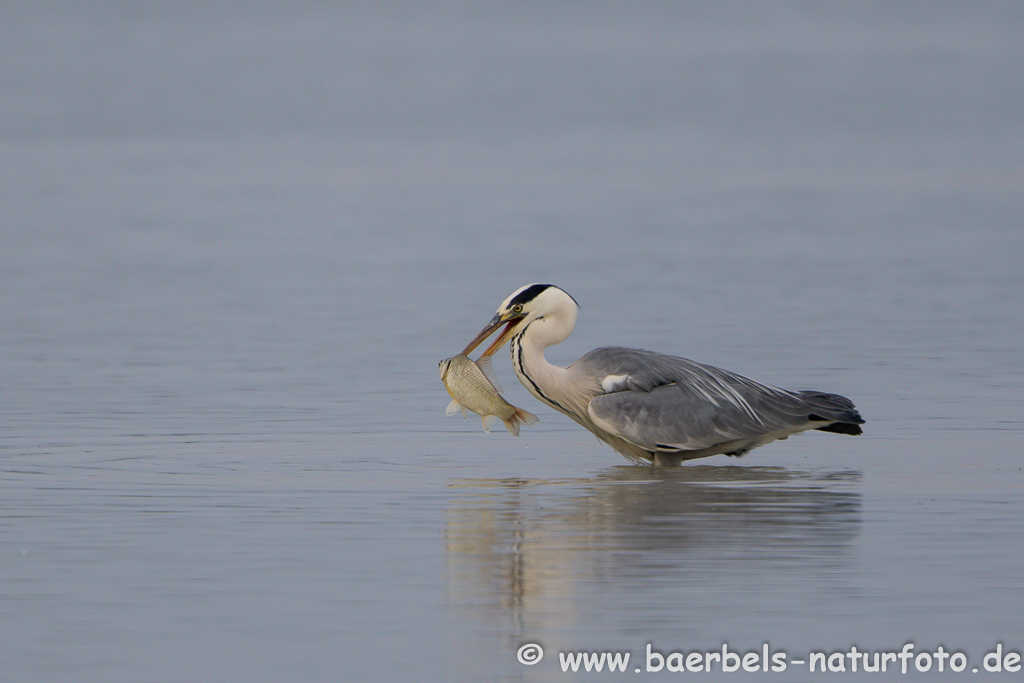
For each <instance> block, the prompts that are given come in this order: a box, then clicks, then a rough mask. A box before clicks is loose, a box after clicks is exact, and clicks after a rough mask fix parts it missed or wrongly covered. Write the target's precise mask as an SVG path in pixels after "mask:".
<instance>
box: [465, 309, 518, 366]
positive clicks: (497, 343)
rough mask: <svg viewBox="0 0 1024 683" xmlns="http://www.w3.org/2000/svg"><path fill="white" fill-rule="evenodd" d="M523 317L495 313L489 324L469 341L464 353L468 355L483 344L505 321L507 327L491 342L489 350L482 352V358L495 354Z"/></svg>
mask: <svg viewBox="0 0 1024 683" xmlns="http://www.w3.org/2000/svg"><path fill="white" fill-rule="evenodd" d="M522 319H523V316H521V315H518V316H512V317H511V318H505V319H502V316H501V314H500V313H495V314H494V317H493V318H491V322H489V323H487V326H486V327H484V329H482V330H480V334H478V335H476V337H474V338H473V341H471V342H469V345H468V346H467V347H466V348H465V349H464V350H463V352H462V353H463V355H465V356H468V355H469V354H470V353H471V352H472V351H473V349H475V348H476V347H478V346H480V344H482V343H483V342H484V340H485V339H487V338H488V337H490V336H491V335H492V334H494V331H495V330H496V329H498V328H499V327H501V326H502V324H503V323H508V324H507V325H506V326H505V329H504V330H502V332H501V334H499V335H498V337H497V338H496V339H495V340H494V341H493V342H491V345H490V346H488V347H487V350H486V351H484V352H483V353H482V354H480V357H481V358H483V357H484V356H493V355H494V354H495V352H497V350H498V349H500V348H501V347H502V346H504V345H505V342H507V341H508V340H509V339H510V338H511V337H512V328H514V327H515V326H516V323H518V322H519V321H520V320H522Z"/></svg>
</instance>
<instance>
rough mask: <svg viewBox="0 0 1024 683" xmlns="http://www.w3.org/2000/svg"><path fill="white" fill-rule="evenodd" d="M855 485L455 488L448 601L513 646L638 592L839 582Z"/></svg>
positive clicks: (615, 478)
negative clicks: (500, 627) (824, 579)
mask: <svg viewBox="0 0 1024 683" xmlns="http://www.w3.org/2000/svg"><path fill="white" fill-rule="evenodd" d="M859 480H860V473H859V472H858V471H854V470H841V471H835V470H832V471H823V470H816V471H809V472H801V471H792V470H787V469H783V468H776V467H711V466H704V467H700V466H698V467H688V468H683V469H679V470H677V469H660V470H659V469H652V468H648V467H635V466H624V467H613V468H610V469H608V470H606V471H604V472H602V473H600V474H598V475H597V476H595V477H593V478H588V479H557V480H523V479H503V480H493V479H491V480H486V479H479V480H473V479H455V480H452V481H451V482H450V484H449V485H450V487H452V489H454V490H455V492H454V493H453V496H452V500H453V503H452V506H451V508H450V510H449V512H448V520H447V529H446V550H447V562H448V573H449V583H450V586H451V588H450V591H451V595H450V598H451V600H452V601H453V603H454V605H455V607H456V608H457V609H459V610H469V611H470V612H476V613H478V614H480V616H481V617H483V616H484V615H489V616H490V617H493V616H495V613H500V614H503V615H505V616H507V617H509V618H510V619H511V621H512V624H511V630H512V631H513V633H510V634H509V636H510V637H512V638H515V637H518V636H520V635H523V634H528V633H532V632H535V631H536V630H538V629H542V630H550V629H556V630H557V629H575V628H580V627H581V623H580V622H581V620H583V621H585V620H586V618H587V617H585V616H583V614H582V613H583V612H586V611H587V610H588V609H592V608H591V607H589V606H587V605H585V604H584V603H586V602H591V601H593V600H594V599H598V600H603V601H606V602H607V603H610V604H612V605H614V604H615V602H616V601H617V600H618V601H620V602H621V603H623V604H624V605H625V604H629V602H630V601H631V600H633V599H634V598H635V596H636V591H638V590H646V591H650V593H651V596H650V597H651V599H653V600H655V602H656V600H657V597H656V596H657V594H658V593H659V592H661V593H662V594H664V593H665V592H668V593H673V594H674V595H678V592H679V591H680V590H682V591H684V592H685V591H687V590H689V591H690V592H691V593H692V592H693V590H694V589H696V590H698V591H702V590H705V589H707V590H715V589H720V588H722V587H723V586H726V587H735V588H731V589H732V590H743V587H745V586H749V585H751V583H752V582H753V583H758V582H759V581H760V579H761V577H765V576H768V577H772V576H776V577H777V576H788V577H795V578H790V579H788V580H791V581H797V582H799V580H800V577H801V576H805V575H806V576H817V575H819V574H820V573H821V572H825V573H828V569H829V568H832V569H835V568H836V567H838V568H839V571H840V573H842V572H843V571H845V569H844V567H845V565H846V564H848V563H849V562H850V557H849V556H850V555H851V553H850V552H849V548H850V546H851V544H852V543H853V541H854V539H855V538H856V537H857V534H858V531H859V526H860V508H861V501H860V499H861V496H860V494H859V493H858V492H856V490H850V489H855V487H856V486H857V484H858V482H859ZM752 579H753V581H752ZM761 583H762V585H763V582H761ZM659 587H660V588H659ZM631 592H632V593H633V595H625V594H629V593H631ZM616 593H618V594H620V597H615V594H616ZM609 594H611V597H609ZM677 609H682V610H685V609H686V606H684V605H678V606H677ZM641 611H643V610H641ZM646 611H647V612H650V606H648V607H647V609H646ZM516 632H518V633H516Z"/></svg>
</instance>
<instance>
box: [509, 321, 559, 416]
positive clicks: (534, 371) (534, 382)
mask: <svg viewBox="0 0 1024 683" xmlns="http://www.w3.org/2000/svg"><path fill="white" fill-rule="evenodd" d="M542 322H543V321H540V320H537V321H535V322H534V323H532V324H530V325H529V326H527V328H526V329H525V330H523V332H522V333H521V334H519V335H517V336H516V337H515V338H514V339H513V340H512V344H511V347H510V350H511V352H512V365H513V367H514V368H515V371H516V375H518V376H519V381H520V382H522V383H523V386H525V387H526V388H527V389H528V390H529V391H530V393H531V394H533V395H534V396H536V397H537V398H538V399H540V400H541V401H544V402H545V403H547V404H548V405H550V406H551V407H553V408H555V409H557V410H561V411H562V412H568V411H567V409H566V407H565V401H564V398H565V391H564V386H565V378H566V374H567V372H568V368H563V367H560V366H558V365H553V364H551V363H549V362H548V360H547V358H545V357H544V349H546V348H547V347H548V346H551V345H552V344H557V343H558V342H560V341H562V340H563V339H564V337H561V338H558V339H557V340H556V339H554V338H552V337H551V336H549V335H548V334H545V332H547V331H548V330H547V329H545V326H544V325H543V324H540V325H538V324H537V323H542Z"/></svg>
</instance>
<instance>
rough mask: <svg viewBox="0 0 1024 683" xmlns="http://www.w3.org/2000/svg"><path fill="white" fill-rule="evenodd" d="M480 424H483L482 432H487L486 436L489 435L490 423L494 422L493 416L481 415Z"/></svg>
mask: <svg viewBox="0 0 1024 683" xmlns="http://www.w3.org/2000/svg"><path fill="white" fill-rule="evenodd" d="M480 422H481V424H483V427H484V431H485V432H487V433H488V434H490V432H491V423H492V422H494V416H493V415H482V416H480Z"/></svg>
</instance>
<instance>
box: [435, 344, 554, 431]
mask: <svg viewBox="0 0 1024 683" xmlns="http://www.w3.org/2000/svg"><path fill="white" fill-rule="evenodd" d="M438 367H439V368H440V370H441V381H442V382H444V386H445V388H446V389H447V390H448V394H449V395H451V397H452V402H451V403H449V404H448V409H447V410H446V411H445V413H446V414H447V415H454V414H455V412H456V411H457V410H460V409H461V410H462V413H463V415H465V414H466V411H467V410H471V411H473V412H474V413H476V414H477V415H479V416H480V417H481V418H482V421H483V428H484V431H485V432H489V431H491V422H492V421H493V419H494V418H495V417H497V418H498V419H500V420H501V421H502V422H503V423H504V425H505V428H506V429H508V431H509V433H510V434H512V435H513V436H519V425H521V424H525V425H532V424H534V423H536V422H537V417H536V416H535V415H533V414H531V413H528V412H526V411H525V410H523V409H521V408H516V407H515V406H514V405H512V404H511V403H509V402H508V401H506V400H505V399H504V398H502V396H501V394H499V393H498V392H499V391H500V390H501V389H500V385H498V381H497V378H495V376H494V373H493V371H492V370H491V358H490V356H482V357H481V358H480V360H478V361H476V362H473V361H472V360H471V359H470V358H469V357H468V356H465V355H463V354H459V355H457V356H452V357H451V358H445V359H444V360H443V361H441V362H440V363H439V364H438Z"/></svg>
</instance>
